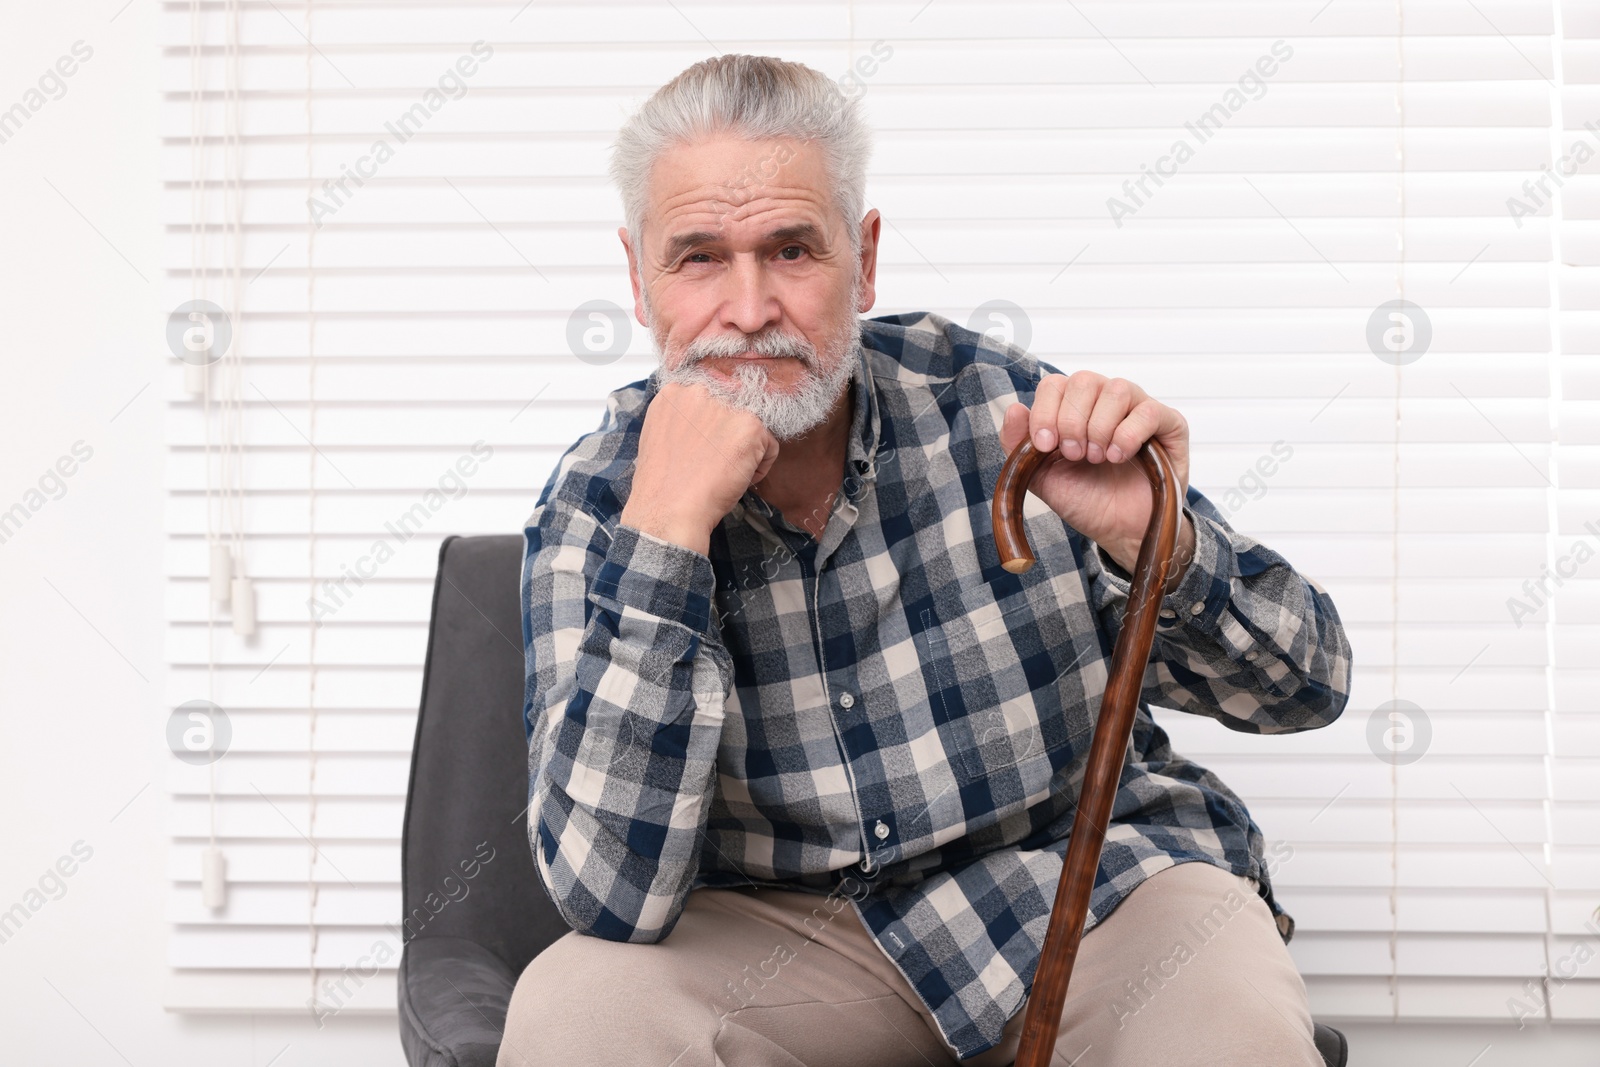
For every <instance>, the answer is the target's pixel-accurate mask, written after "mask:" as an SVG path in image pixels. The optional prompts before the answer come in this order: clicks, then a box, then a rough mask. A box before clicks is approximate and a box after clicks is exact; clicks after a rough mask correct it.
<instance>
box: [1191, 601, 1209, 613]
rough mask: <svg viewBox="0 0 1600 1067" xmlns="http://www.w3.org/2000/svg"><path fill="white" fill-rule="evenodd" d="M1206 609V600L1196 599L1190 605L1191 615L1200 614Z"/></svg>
mask: <svg viewBox="0 0 1600 1067" xmlns="http://www.w3.org/2000/svg"><path fill="white" fill-rule="evenodd" d="M1204 610H1206V602H1205V601H1204V600H1196V601H1195V602H1194V603H1193V604H1190V605H1189V614H1190V615H1198V614H1200V613H1201V612H1202V611H1204Z"/></svg>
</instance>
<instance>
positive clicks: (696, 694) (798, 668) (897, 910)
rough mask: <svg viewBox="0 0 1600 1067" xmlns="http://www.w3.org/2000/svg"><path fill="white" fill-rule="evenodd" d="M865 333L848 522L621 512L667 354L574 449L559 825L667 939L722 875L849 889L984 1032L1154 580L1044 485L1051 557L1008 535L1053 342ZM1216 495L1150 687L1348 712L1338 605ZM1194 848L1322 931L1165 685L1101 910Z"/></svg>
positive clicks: (963, 1047) (553, 678)
mask: <svg viewBox="0 0 1600 1067" xmlns="http://www.w3.org/2000/svg"><path fill="white" fill-rule="evenodd" d="M859 353H860V362H859V364H858V366H857V369H856V373H855V377H854V380H853V382H852V384H851V386H850V390H851V396H852V398H853V400H852V403H853V423H852V427H851V433H850V441H849V452H848V458H847V461H846V469H845V479H844V484H843V485H842V487H841V491H840V493H839V496H838V503H837V504H836V505H835V507H834V509H833V511H832V513H831V514H830V515H828V516H827V517H826V527H825V529H823V531H822V533H821V537H820V539H816V538H813V537H812V536H811V535H810V534H808V533H807V532H806V531H804V530H802V529H801V528H800V527H799V526H796V525H793V524H791V523H790V522H789V521H787V520H786V519H785V518H784V517H783V516H782V515H781V513H779V512H778V511H777V510H776V509H774V508H772V507H771V506H769V505H768V504H767V503H766V502H765V501H763V500H762V499H761V498H760V497H759V496H758V495H757V494H756V493H755V492H753V491H747V492H746V493H745V495H744V497H743V499H742V500H741V501H740V503H739V504H737V505H736V506H735V507H734V509H733V510H732V511H731V512H730V513H729V514H728V515H727V516H726V517H724V518H723V520H722V522H721V523H720V525H719V526H718V527H717V528H716V529H715V530H714V531H713V532H712V535H711V543H710V548H709V558H708V556H705V555H701V554H699V553H697V552H694V551H691V550H690V549H687V548H683V547H681V546H679V545H675V544H672V543H669V542H666V541H663V540H660V539H658V538H656V537H653V536H651V535H649V534H646V533H643V532H642V531H640V530H637V529H635V528H633V527H630V526H624V525H621V524H619V522H618V516H619V515H620V514H621V512H622V508H623V504H624V503H625V502H626V500H627V498H628V490H629V484H630V479H631V477H632V470H633V460H634V457H635V454H636V449H637V447H638V441H639V430H640V426H641V423H642V421H643V418H644V414H645V411H646V409H647V407H648V406H649V403H650V400H651V397H653V396H654V395H655V392H656V390H657V388H658V386H659V382H658V380H657V378H656V377H655V376H654V375H652V376H651V377H650V378H648V379H646V380H643V381H639V382H634V383H631V384H629V385H627V386H624V387H622V388H620V389H618V390H616V391H615V392H613V393H612V394H611V395H610V397H609V398H608V402H607V413H606V415H605V418H604V419H603V421H602V422H601V425H600V428H599V429H598V430H596V431H595V432H593V433H590V434H586V435H584V436H583V437H582V438H580V439H579V440H578V442H577V443H576V444H574V445H573V446H572V448H571V449H569V450H568V451H567V453H566V454H565V455H563V456H562V458H561V461H560V463H559V464H558V465H557V467H556V470H555V472H554V473H553V474H552V475H551V477H550V480H549V482H548V483H547V484H546V485H545V487H544V491H543V492H542V493H541V494H540V496H539V501H538V505H537V506H536V507H535V509H534V511H533V514H532V516H531V517H530V518H529V519H528V522H527V528H526V537H527V556H526V560H525V564H524V568H523V574H522V604H523V622H522V627H523V640H524V643H525V647H526V649H527V689H526V702H525V706H524V709H523V711H524V720H525V725H526V728H527V736H528V742H529V745H528V766H529V773H530V780H531V786H530V807H529V819H528V827H529V837H530V842H531V844H532V846H533V851H534V859H535V866H536V867H537V868H538V870H539V872H540V876H541V877H542V878H543V879H544V881H545V884H546V886H547V887H548V889H549V890H550V894H551V896H552V898H553V899H554V900H555V902H556V904H557V906H558V907H559V908H560V910H561V912H562V914H563V915H564V916H565V917H566V920H567V922H568V923H570V924H571V925H572V926H573V928H575V929H577V930H579V931H582V932H584V933H588V934H593V935H596V936H599V937H605V938H610V939H613V940H618V941H624V940H626V941H640V942H653V941H659V940H661V939H662V938H665V937H666V936H667V935H668V934H669V933H670V931H671V930H672V927H673V925H674V923H675V922H676V921H677V918H678V916H679V914H680V913H681V911H682V908H683V905H684V900H685V898H686V896H687V895H688V893H689V892H690V890H692V889H695V888H698V887H701V886H719V887H732V886H743V885H751V884H757V885H775V886H779V887H783V888H789V889H802V890H807V891H812V892H816V893H819V894H821V893H829V892H834V891H836V890H837V891H843V892H848V893H849V895H850V896H851V898H852V900H853V901H854V903H855V905H856V908H857V910H858V913H859V914H860V916H861V918H862V921H863V922H864V923H865V924H866V926H867V928H868V929H869V930H870V931H871V932H872V934H873V936H874V938H875V939H876V940H877V943H878V944H879V946H880V947H881V948H882V949H883V951H884V952H885V953H886V954H887V955H888V957H889V958H890V959H891V960H893V961H894V962H895V963H896V965H897V966H898V967H899V968H900V970H901V971H902V972H903V973H904V974H905V976H906V978H907V980H908V981H909V982H910V983H911V985H912V986H913V987H914V988H915V989H916V990H917V993H918V995H919V996H921V997H922V999H923V1000H924V1001H925V1002H926V1003H927V1005H928V1008H929V1010H930V1011H931V1012H932V1013H933V1015H934V1017H935V1019H936V1020H937V1021H938V1023H939V1026H940V1028H941V1029H942V1030H943V1033H944V1036H945V1039H946V1040H947V1041H948V1042H949V1044H950V1046H951V1047H952V1048H953V1049H954V1050H955V1051H956V1053H957V1054H958V1055H959V1056H960V1057H962V1058H965V1057H967V1056H971V1055H974V1054H976V1053H977V1052H979V1051H982V1050H983V1049H986V1048H988V1047H990V1046H992V1045H994V1044H995V1043H997V1042H998V1041H999V1039H1000V1036H1001V1029H1002V1028H1003V1027H1004V1026H1005V1024H1006V1021H1007V1020H1008V1019H1010V1018H1011V1017H1012V1016H1013V1015H1014V1014H1015V1013H1016V1012H1017V1011H1018V1010H1019V1009H1020V1008H1021V1007H1022V1006H1023V1004H1024V1002H1025V999H1026V996H1027V994H1028V991H1029V989H1030V988H1031V985H1032V982H1033V975H1034V971H1035V969H1036V968H1037V966H1038V962H1039V950H1040V946H1041V944H1042V942H1043V940H1044V934H1045V928H1046V925H1047V924H1048V920H1049V906H1050V904H1051V902H1052V901H1053V899H1054V896H1055V889H1056V883H1057V881H1058V880H1059V879H1060V876H1061V869H1062V857H1063V855H1064V854H1065V851H1066V841H1067V837H1068V834H1069V832H1070V829H1071V825H1072V816H1073V812H1074V800H1075V798H1076V796H1077V793H1078V788H1079V785H1080V783H1081V781H1082V777H1083V770H1084V762H1085V760H1086V758H1087V755H1088V752H1089V740H1090V735H1091V731H1092V728H1093V724H1094V721H1095V717H1096V715H1097V714H1098V711H1099V707H1100V700H1101V696H1102V694H1103V691H1104V687H1105V682H1106V677H1107V672H1108V669H1109V666H1110V661H1111V649H1112V644H1113V642H1114V640H1115V638H1116V634H1117V630H1118V627H1119V625H1120V622H1121V618H1122V613H1123V610H1124V608H1125V605H1126V602H1127V593H1128V576H1127V574H1126V573H1125V572H1124V571H1122V569H1121V568H1120V567H1118V566H1117V565H1116V564H1115V563H1114V562H1112V561H1111V560H1110V558H1109V557H1107V556H1105V555H1104V554H1103V553H1102V552H1101V550H1100V549H1099V548H1098V547H1097V546H1096V545H1094V544H1093V543H1092V542H1090V541H1089V540H1088V539H1087V538H1085V537H1084V536H1083V535H1082V534H1080V533H1078V532H1077V531H1075V530H1073V529H1072V528H1070V527H1069V526H1067V525H1066V524H1065V523H1064V522H1062V521H1061V519H1060V518H1058V517H1057V516H1056V515H1055V514H1054V513H1053V512H1051V511H1050V510H1049V509H1048V508H1047V507H1045V506H1044V504H1043V503H1042V502H1041V501H1039V500H1038V498H1037V497H1034V496H1033V495H1031V494H1029V495H1028V497H1027V507H1026V509H1025V516H1026V524H1027V528H1028V536H1029V539H1030V541H1031V542H1032V545H1033V549H1034V552H1035V554H1036V555H1037V557H1038V560H1039V562H1038V564H1037V565H1036V566H1035V567H1033V569H1031V570H1030V571H1028V572H1027V573H1026V574H1021V575H1015V574H1010V573H1008V572H1006V571H1005V570H1004V569H1002V568H1001V566H1000V561H999V558H998V556H997V555H996V551H995V546H994V538H993V534H992V531H991V529H990V510H989V509H990V501H991V498H992V496H993V493H994V486H995V480H996V477H997V475H998V474H999V471H1000V466H1001V464H1002V463H1003V462H1004V460H1005V454H1004V451H1003V449H1002V448H1001V445H1000V425H1001V420H1002V417H1003V415H1004V413H1005V409H1006V407H1007V406H1008V405H1010V404H1011V403H1013V402H1014V401H1019V400H1020V401H1022V402H1023V403H1025V404H1028V405H1030V406H1031V405H1032V402H1033V394H1034V389H1035V387H1036V386H1037V384H1038V382H1039V378H1040V376H1041V375H1042V374H1043V373H1056V369H1055V368H1054V367H1051V366H1049V365H1048V364H1045V363H1041V362H1039V361H1037V360H1035V359H1033V358H1032V357H1030V356H1029V355H1027V354H1026V353H1025V352H1023V351H1021V350H1020V349H1017V348H1015V347H1013V346H1008V345H1002V344H998V343H996V342H994V341H993V340H992V339H990V338H987V337H984V336H982V335H979V334H976V333H974V332H972V331H970V330H967V329H964V328H962V327H961V326H959V325H956V324H954V323H952V322H950V321H948V320H946V319H944V318H942V317H940V316H938V315H932V314H908V315H898V316H884V317H881V318H876V319H865V320H862V322H861V346H860V349H859ZM1185 512H1186V514H1187V515H1188V516H1189V518H1190V520H1191V521H1192V522H1193V524H1194V528H1195V533H1196V553H1195V558H1194V560H1193V562H1192V563H1191V564H1190V566H1189V568H1188V571H1187V572H1186V574H1185V576H1184V578H1183V581H1182V584H1181V586H1180V587H1179V588H1178V589H1177V591H1176V592H1174V593H1173V594H1171V595H1170V596H1168V597H1167V598H1166V600H1165V602H1164V603H1163V611H1162V618H1161V623H1160V626H1159V628H1158V632H1157V636H1156V644H1155V651H1154V654H1153V656H1152V659H1151V664H1150V666H1149V668H1148V669H1147V672H1146V675H1145V686H1144V691H1143V694H1142V696H1143V700H1144V701H1145V702H1148V703H1154V704H1157V705H1160V706H1163V707H1168V708H1176V709H1179V710H1182V711H1187V712H1192V713H1195V714H1199V715H1208V716H1211V717H1212V718H1215V719H1217V720H1219V721H1220V722H1221V723H1222V724H1223V725H1225V726H1227V727H1229V728H1230V729H1234V730H1239V731H1243V732H1246V733H1282V732H1289V731H1296V730H1306V729H1312V728H1315V727H1318V726H1324V725H1326V724H1328V723H1330V722H1332V721H1333V720H1334V719H1335V718H1337V717H1338V715H1339V713H1340V712H1341V711H1342V710H1343V708H1344V705H1345V702H1346V699H1347V696H1348V692H1349V678H1350V649H1349V645H1348V643H1347V641H1346V638H1345V634H1344V630H1343V627H1342V625H1341V623H1340V621H1339V617H1338V614H1337V612H1336V611H1335V610H1334V606H1333V603H1332V601H1331V600H1330V599H1329V598H1328V596H1327V594H1326V593H1325V592H1324V591H1323V590H1322V589H1321V587H1319V586H1318V585H1317V584H1316V583H1315V582H1312V581H1310V580H1308V579H1306V578H1305V577H1303V576H1302V575H1300V574H1298V573H1297V572H1296V571H1295V570H1294V569H1293V568H1292V567H1291V566H1290V565H1289V563H1288V562H1287V561H1286V560H1284V559H1283V557H1281V556H1279V555H1278V554H1277V553H1275V552H1273V551H1272V550H1271V549H1268V548H1267V547H1265V546H1264V545H1261V544H1259V543H1257V542H1256V541H1254V540H1252V539H1250V538H1249V537H1246V536H1244V535H1243V534H1240V533H1238V532H1236V531H1235V530H1233V529H1232V528H1230V527H1229V525H1228V524H1227V522H1225V521H1224V520H1223V518H1222V515H1221V514H1220V513H1219V512H1218V511H1217V509H1216V508H1215V507H1214V506H1213V505H1212V504H1211V502H1210V501H1209V500H1207V499H1206V498H1205V497H1204V495H1203V494H1201V493H1199V492H1198V491H1196V490H1194V489H1192V488H1191V489H1190V490H1189V493H1188V497H1187V501H1186V506H1185ZM813 525H820V523H816V524H813ZM1190 861H1205V862H1208V863H1212V864H1215V865H1217V866H1219V867H1223V868H1226V869H1227V870H1229V871H1232V872H1234V873H1235V874H1242V875H1248V876H1250V877H1252V878H1255V879H1256V880H1257V881H1258V882H1259V883H1260V892H1261V895H1262V896H1263V898H1264V899H1265V900H1266V902H1267V903H1268V905H1269V906H1270V907H1271V909H1272V911H1273V913H1274V915H1276V916H1277V917H1278V924H1279V929H1280V931H1281V932H1282V934H1283V937H1284V939H1285V940H1287V939H1288V938H1289V937H1290V936H1291V935H1292V933H1293V921H1292V919H1291V918H1290V917H1289V916H1288V915H1287V914H1285V913H1284V912H1283V909H1282V908H1281V907H1280V906H1279V905H1278V903H1277V901H1276V900H1274V899H1273V895H1272V887H1271V883H1270V880H1269V877H1268V871H1267V868H1266V864H1265V862H1264V859H1263V840H1262V835H1261V832H1260V830H1259V829H1258V828H1257V827H1256V825H1255V823H1254V821H1253V820H1252V819H1251V818H1250V815H1249V812H1248V811H1246V809H1245V807H1244V804H1243V803H1242V802H1241V801H1240V800H1239V798H1238V797H1237V796H1235V795H1234V793H1233V792H1232V791H1231V790H1229V789H1228V787H1227V786H1226V785H1224V784H1223V783H1222V782H1221V780H1219V779H1218V778H1217V777H1216V776H1215V775H1213V774H1211V773H1210V772H1209V771H1207V770H1206V769H1205V768H1203V767H1200V766H1198V765H1196V764H1194V763H1192V762H1190V761H1189V760H1186V759H1184V758H1183V757H1182V756H1180V755H1178V754H1177V753H1175V752H1173V751H1172V749H1171V747H1170V746H1169V744H1168V740H1167V736H1166V734H1165V732H1164V731H1163V730H1162V729H1161V728H1160V727H1159V726H1157V725H1156V724H1155V722H1154V720H1153V719H1152V718H1151V716H1150V712H1149V709H1148V708H1147V707H1143V706H1141V708H1140V710H1139V714H1138V717H1137V720H1136V722H1135V725H1134V731H1133V739H1132V747H1131V751H1130V752H1129V754H1128V762H1127V765H1126V766H1125V767H1124V769H1123V772H1122V783H1121V786H1120V789H1119V791H1118V794H1117V798H1116V803H1115V806H1114V809H1113V811H1112V816H1111V827H1110V831H1109V833H1108V835H1107V840H1106V843H1105V848H1104V853H1103V855H1102V858H1101V872H1100V880H1099V882H1098V884H1097V885H1096V886H1095V890H1094V895H1093V898H1092V901H1091V911H1092V914H1091V916H1090V918H1089V925H1090V927H1091V928H1092V927H1093V925H1094V924H1095V923H1097V922H1099V921H1101V920H1103V919H1104V918H1105V917H1106V916H1107V915H1108V914H1109V913H1110V912H1111V910H1112V909H1113V908H1115V907H1116V905H1117V903H1118V902H1119V901H1121V900H1122V898H1123V897H1125V896H1126V895H1127V894H1128V893H1129V892H1130V891H1132V890H1133V888H1134V887H1135V886H1137V885H1139V884H1140V883H1141V882H1142V881H1144V879H1146V878H1148V877H1149V876H1150V875H1152V874H1154V873H1155V872H1157V871H1159V870H1162V869H1164V868H1166V867H1168V866H1171V865H1172V864H1174V863H1183V862H1190Z"/></svg>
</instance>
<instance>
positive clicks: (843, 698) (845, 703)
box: [839, 693, 856, 708]
mask: <svg viewBox="0 0 1600 1067" xmlns="http://www.w3.org/2000/svg"><path fill="white" fill-rule="evenodd" d="M855 705H856V698H855V697H853V696H851V695H850V694H849V693H842V694H840V696H839V706H840V707H841V708H853V707H855Z"/></svg>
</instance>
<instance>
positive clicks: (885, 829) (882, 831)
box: [872, 819, 889, 841]
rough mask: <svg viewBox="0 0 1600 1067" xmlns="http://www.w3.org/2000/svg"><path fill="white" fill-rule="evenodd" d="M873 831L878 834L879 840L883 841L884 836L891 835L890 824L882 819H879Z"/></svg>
mask: <svg viewBox="0 0 1600 1067" xmlns="http://www.w3.org/2000/svg"><path fill="white" fill-rule="evenodd" d="M872 832H873V833H875V834H877V835H878V840H879V841H882V840H883V839H884V838H886V837H888V836H889V824H888V823H886V822H884V821H883V820H882V819H879V820H878V825H876V826H874V827H873V828H872Z"/></svg>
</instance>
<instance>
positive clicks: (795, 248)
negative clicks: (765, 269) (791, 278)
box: [778, 245, 806, 261]
mask: <svg viewBox="0 0 1600 1067" xmlns="http://www.w3.org/2000/svg"><path fill="white" fill-rule="evenodd" d="M790 252H793V253H795V254H794V255H792V256H791V255H790V254H789V253H790ZM805 253H806V250H805V249H804V248H803V247H801V246H800V245H786V246H785V247H784V249H783V251H781V252H779V253H778V255H780V256H782V257H783V258H784V259H787V260H790V261H793V260H796V259H799V258H800V257H801V256H803V255H805Z"/></svg>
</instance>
